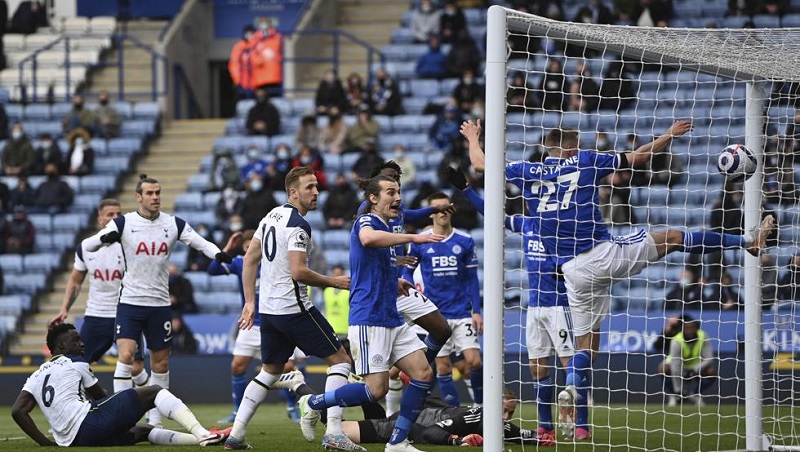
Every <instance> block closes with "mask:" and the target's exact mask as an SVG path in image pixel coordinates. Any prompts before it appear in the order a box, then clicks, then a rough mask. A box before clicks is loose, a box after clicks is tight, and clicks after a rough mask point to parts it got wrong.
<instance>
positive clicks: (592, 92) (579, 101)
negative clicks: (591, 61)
mask: <svg viewBox="0 0 800 452" xmlns="http://www.w3.org/2000/svg"><path fill="white" fill-rule="evenodd" d="M599 94H600V85H598V84H597V82H595V81H594V78H592V74H591V72H590V71H589V67H588V66H587V65H586V63H585V62H581V63H578V64H577V65H576V66H575V75H574V76H573V77H572V80H571V81H570V85H569V109H570V110H572V111H580V112H582V113H588V112H593V111H595V110H597V105H598V104H599V103H600V98H599Z"/></svg>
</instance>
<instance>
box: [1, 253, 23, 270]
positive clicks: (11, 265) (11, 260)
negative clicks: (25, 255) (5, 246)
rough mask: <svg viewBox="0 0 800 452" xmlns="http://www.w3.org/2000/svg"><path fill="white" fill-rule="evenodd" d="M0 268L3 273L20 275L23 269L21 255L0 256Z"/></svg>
mask: <svg viewBox="0 0 800 452" xmlns="http://www.w3.org/2000/svg"><path fill="white" fill-rule="evenodd" d="M0 268H2V269H3V272H7V273H22V272H23V271H24V270H23V269H24V267H23V266H22V255H21V254H0Z"/></svg>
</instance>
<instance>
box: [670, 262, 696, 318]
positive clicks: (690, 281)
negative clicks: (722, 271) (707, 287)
mask: <svg viewBox="0 0 800 452" xmlns="http://www.w3.org/2000/svg"><path fill="white" fill-rule="evenodd" d="M702 301H703V286H702V285H701V284H700V278H699V275H698V274H697V272H695V271H693V270H692V269H691V268H689V267H687V268H686V269H684V270H683V273H681V279H680V280H679V281H678V282H677V283H673V286H672V288H671V289H669V291H668V292H667V295H666V303H665V305H664V309H667V310H683V309H700V306H701V302H702Z"/></svg>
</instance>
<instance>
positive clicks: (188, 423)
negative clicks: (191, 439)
mask: <svg viewBox="0 0 800 452" xmlns="http://www.w3.org/2000/svg"><path fill="white" fill-rule="evenodd" d="M156 408H158V410H159V411H160V412H161V414H163V415H164V416H166V417H167V418H168V419H172V420H173V421H175V422H177V423H178V424H181V427H183V428H185V429H186V430H188V431H190V432H191V433H192V435H194V436H195V438H197V439H200V438H202V437H204V436H206V435H208V430H206V429H205V427H203V426H202V425H200V421H198V420H197V418H196V417H194V413H192V412H191V410H189V407H187V406H186V405H184V403H183V402H181V399H179V398H177V397H175V396H174V395H173V394H172V393H171V392H169V390H167V389H162V390H161V391H158V394H156Z"/></svg>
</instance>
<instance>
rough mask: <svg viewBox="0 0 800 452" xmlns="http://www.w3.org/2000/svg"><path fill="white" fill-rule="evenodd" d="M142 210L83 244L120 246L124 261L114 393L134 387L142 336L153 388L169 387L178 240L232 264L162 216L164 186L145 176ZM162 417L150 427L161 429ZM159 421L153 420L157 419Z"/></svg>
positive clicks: (139, 192) (139, 189) (139, 195)
mask: <svg viewBox="0 0 800 452" xmlns="http://www.w3.org/2000/svg"><path fill="white" fill-rule="evenodd" d="M134 197H135V199H136V202H137V203H138V204H139V208H138V209H137V210H136V212H130V213H126V214H125V215H123V216H121V217H118V218H115V219H114V220H113V221H111V222H109V223H108V225H106V227H105V228H103V230H102V231H100V232H98V233H97V234H95V235H93V236H91V237H89V238H87V239H86V241H85V249H86V251H88V252H95V251H97V250H98V249H100V248H101V247H102V246H104V245H105V246H108V245H111V244H112V243H116V242H119V243H120V244H121V245H122V253H123V256H124V259H125V273H124V275H123V277H122V288H121V289H120V296H119V305H118V306H117V325H116V328H117V330H116V341H117V349H118V350H119V360H118V361H117V368H116V370H115V372H114V391H115V392H116V391H120V390H122V389H127V388H129V387H130V384H131V382H130V379H131V369H132V365H133V358H134V354H135V352H136V341H137V339H138V338H139V337H140V336H141V335H142V334H144V337H145V340H146V341H147V348H148V350H150V371H151V375H150V384H153V385H158V386H161V387H163V388H168V387H169V353H170V348H171V340H172V307H171V305H170V301H169V271H168V265H169V255H170V253H171V252H172V248H173V247H174V246H175V243H176V242H177V241H178V240H180V241H181V242H183V243H185V244H186V245H188V246H190V247H192V248H194V249H196V250H198V251H201V252H202V253H203V254H205V255H206V256H208V257H209V258H212V259H216V260H218V261H220V262H225V263H230V262H231V261H232V258H231V257H230V256H229V255H228V254H227V253H224V252H221V251H220V249H219V248H218V247H217V245H215V244H213V243H211V242H209V241H207V240H206V239H204V238H203V237H202V236H200V235H199V234H198V233H197V232H195V231H194V229H192V227H191V226H189V224H187V223H186V221H184V220H183V219H181V218H178V217H175V216H172V215H169V214H166V213H163V212H161V211H160V210H161V185H159V183H158V181H157V180H156V179H153V178H148V177H147V175H142V176H140V178H139V183H138V184H137V185H136V193H135V194H134ZM158 417H159V416H158V413H156V412H155V411H154V412H153V413H151V418H150V422H151V423H153V424H158V423H159V419H158ZM154 418H155V419H154Z"/></svg>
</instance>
